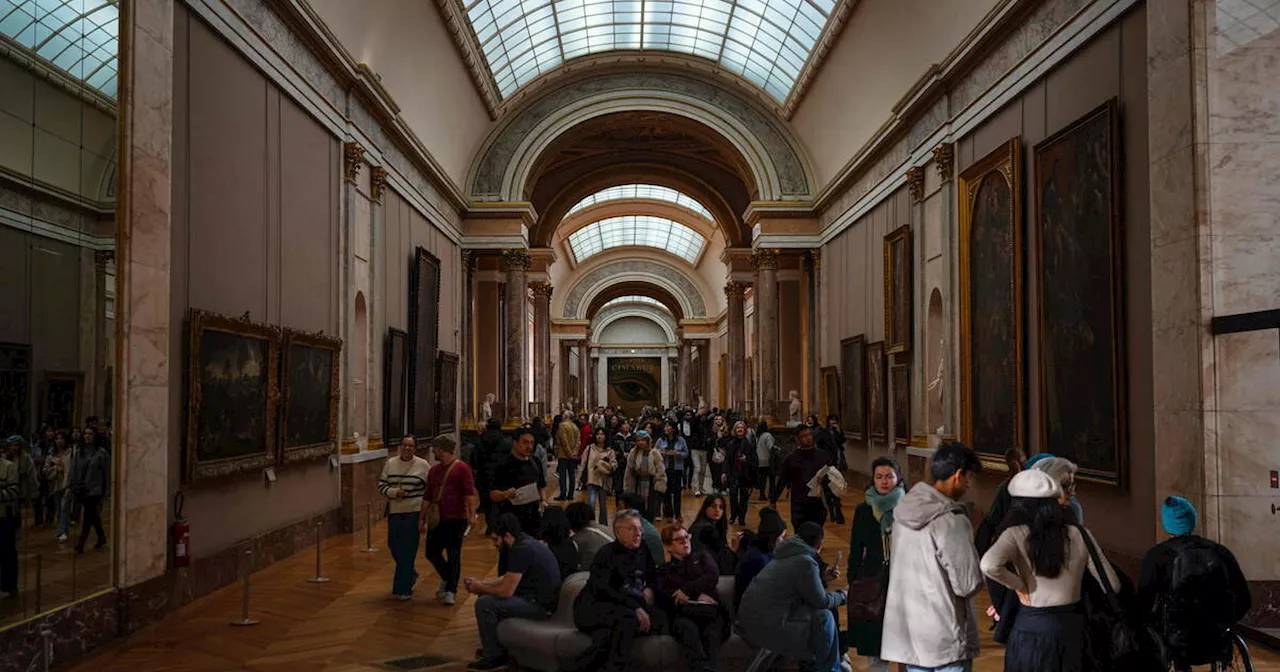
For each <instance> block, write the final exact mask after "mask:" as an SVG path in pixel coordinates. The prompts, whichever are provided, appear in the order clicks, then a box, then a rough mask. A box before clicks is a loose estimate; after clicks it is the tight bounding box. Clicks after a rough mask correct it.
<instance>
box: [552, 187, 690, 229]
mask: <svg viewBox="0 0 1280 672" xmlns="http://www.w3.org/2000/svg"><path fill="white" fill-rule="evenodd" d="M625 199H637V200H652V201H664V202H666V203H670V204H672V205H675V206H678V207H681V208H684V209H685V210H688V211H690V212H692V213H694V214H696V215H698V216H700V217H705V218H706V219H707V220H708V221H711V222H714V221H715V218H714V217H712V216H711V211H710V210H707V208H706V207H705V206H703V205H702V203H700V202H698V201H697V200H696V199H694V198H692V197H691V196H688V195H686V194H684V193H683V192H680V191H677V190H675V189H672V188H671V187H663V186H659V185H656V184H622V185H618V186H614V187H609V188H607V189H601V190H600V191H597V192H596V193H594V194H591V195H590V196H587V197H586V198H584V199H582V200H581V201H578V202H577V203H576V204H575V205H574V206H573V207H572V208H569V212H567V213H565V216H566V217H568V216H569V215H572V214H573V213H575V212H578V211H579V210H583V209H586V208H589V207H591V206H593V205H600V204H601V203H608V202H609V201H621V200H625Z"/></svg>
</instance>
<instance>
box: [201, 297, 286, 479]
mask: <svg viewBox="0 0 1280 672" xmlns="http://www.w3.org/2000/svg"><path fill="white" fill-rule="evenodd" d="M190 338H191V341H190V345H189V351H188V353H187V358H188V359H187V385H188V389H187V445H186V475H187V481H188V482H194V481H200V480H205V479H213V478H222V477H228V476H234V475H236V474H240V473H246V472H253V471H257V470H259V469H265V468H266V467H270V466H273V465H275V464H276V462H277V460H278V455H277V453H276V445H277V442H278V440H279V437H278V436H277V434H276V421H277V418H278V415H277V408H278V406H279V400H280V385H279V375H280V328H279V327H275V326H271V325H266V324H259V323H257V322H253V321H251V320H250V319H249V314H248V313H245V314H244V316H243V317H240V318H238V319H232V318H229V317H224V316H222V315H218V314H216V313H210V312H206V311H203V310H197V309H192V310H191V323H190Z"/></svg>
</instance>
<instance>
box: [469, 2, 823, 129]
mask: <svg viewBox="0 0 1280 672" xmlns="http://www.w3.org/2000/svg"><path fill="white" fill-rule="evenodd" d="M462 2H463V9H464V13H465V14H466V16H467V20H468V21H469V22H470V24H471V28H472V30H473V32H474V33H475V36H476V40H477V42H478V44H479V46H480V51H481V53H482V54H483V55H484V59H485V61H486V63H487V65H488V67H489V74H490V75H491V76H492V77H493V80H494V82H495V84H496V86H497V89H498V92H499V94H500V95H501V96H502V97H503V98H505V97H507V96H510V95H511V94H512V93H514V92H515V91H516V90H517V89H519V88H520V87H521V86H523V85H524V84H526V83H527V82H529V81H532V80H533V79H535V78H537V77H538V76H539V75H541V74H542V73H544V72H547V71H548V70H551V69H553V68H555V67H557V66H559V65H560V64H562V63H564V62H566V61H569V60H572V59H574V58H577V57H580V56H587V55H590V54H598V53H602V52H608V51H616V50H654V51H671V52H678V53H684V54H690V55H693V56H698V57H701V58H705V59H707V60H710V61H713V62H715V63H717V64H719V65H720V66H721V67H723V68H724V69H726V70H729V71H730V72H733V73H734V74H737V75H740V76H742V77H744V78H745V79H747V80H748V81H750V82H752V83H753V84H755V85H756V86H758V87H760V88H761V89H763V90H764V91H765V92H766V93H768V94H769V95H770V96H771V97H773V98H774V99H775V100H776V101H778V103H780V104H781V103H785V102H786V100H787V97H788V96H789V95H790V93H791V90H792V88H794V86H795V84H796V81H797V80H798V78H799V76H800V72H801V71H802V70H803V69H804V66H805V64H806V63H807V62H808V60H809V58H810V56H811V55H812V53H813V49H814V46H815V45H816V44H817V43H818V39H819V37H820V36H821V35H822V31H823V30H824V29H825V28H826V26H827V23H828V22H829V20H830V19H831V17H832V15H833V13H834V8H835V3H836V0H462Z"/></svg>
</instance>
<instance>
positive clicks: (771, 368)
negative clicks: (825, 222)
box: [751, 249, 780, 424]
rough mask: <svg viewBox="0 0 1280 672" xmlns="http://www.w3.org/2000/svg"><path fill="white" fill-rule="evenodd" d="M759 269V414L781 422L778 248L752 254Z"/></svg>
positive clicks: (757, 270) (756, 293)
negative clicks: (778, 419) (779, 403)
mask: <svg viewBox="0 0 1280 672" xmlns="http://www.w3.org/2000/svg"><path fill="white" fill-rule="evenodd" d="M751 264H752V265H753V266H755V268H756V292H755V296H756V330H757V331H756V340H757V341H758V342H759V343H760V347H759V353H760V355H759V359H758V360H757V361H756V369H757V370H758V371H759V372H760V375H758V376H757V377H756V378H757V380H759V381H760V393H759V394H758V395H757V396H758V397H759V399H760V404H761V405H760V408H759V410H758V412H757V415H758V416H759V417H760V419H761V420H764V421H765V422H768V423H770V424H773V423H776V422H777V415H776V414H777V412H778V409H777V406H778V400H779V399H780V397H779V395H778V251H777V250H769V249H761V250H757V251H756V253H755V254H753V255H751Z"/></svg>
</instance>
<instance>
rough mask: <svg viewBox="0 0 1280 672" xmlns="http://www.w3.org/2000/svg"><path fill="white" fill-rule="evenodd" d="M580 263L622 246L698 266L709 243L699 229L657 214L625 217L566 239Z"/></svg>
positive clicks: (592, 225) (601, 222)
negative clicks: (638, 248)
mask: <svg viewBox="0 0 1280 672" xmlns="http://www.w3.org/2000/svg"><path fill="white" fill-rule="evenodd" d="M566 240H567V243H568V246H569V250H570V252H572V254H573V258H574V260H575V261H577V262H578V263H582V262H583V261H584V260H586V259H588V258H590V257H592V256H594V255H596V254H599V253H601V252H604V251H605V250H610V249H617V248H623V247H651V248H654V249H657V250H659V251H662V252H664V253H666V254H670V255H674V256H676V257H679V258H680V259H683V260H684V261H685V262H687V263H689V264H690V265H696V264H697V263H698V260H699V259H700V258H701V257H702V253H703V252H704V251H705V250H706V249H707V245H708V244H709V243H710V241H709V240H707V239H706V237H705V236H703V235H702V234H701V233H700V232H698V231H697V230H696V229H692V228H689V227H688V226H685V225H684V224H681V223H680V222H678V221H676V220H673V219H667V218H666V217H658V216H655V215H637V214H626V215H617V216H614V217H606V218H604V219H599V220H596V221H594V222H592V223H590V224H587V225H586V226H584V227H581V228H579V229H578V230H577V231H574V232H573V233H572V234H569V236H568V237H567V239H566Z"/></svg>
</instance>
